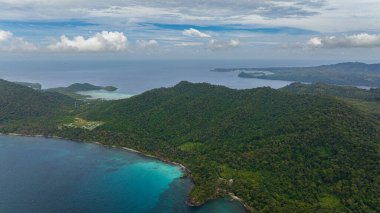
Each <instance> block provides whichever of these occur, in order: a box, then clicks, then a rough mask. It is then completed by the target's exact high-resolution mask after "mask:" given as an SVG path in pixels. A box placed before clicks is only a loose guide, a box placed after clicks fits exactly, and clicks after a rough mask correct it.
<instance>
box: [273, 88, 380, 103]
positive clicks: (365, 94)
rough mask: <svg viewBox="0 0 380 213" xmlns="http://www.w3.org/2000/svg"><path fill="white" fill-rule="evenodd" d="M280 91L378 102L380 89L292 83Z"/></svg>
mask: <svg viewBox="0 0 380 213" xmlns="http://www.w3.org/2000/svg"><path fill="white" fill-rule="evenodd" d="M280 90H282V91H288V92H292V93H297V94H313V95H327V96H334V97H341V98H352V99H359V100H365V101H374V102H380V88H376V89H375V88H372V89H368V90H367V89H360V88H357V87H350V86H335V85H329V84H324V83H315V84H302V83H292V84H290V85H288V86H286V87H283V88H281V89H280Z"/></svg>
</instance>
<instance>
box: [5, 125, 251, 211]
mask: <svg viewBox="0 0 380 213" xmlns="http://www.w3.org/2000/svg"><path fill="white" fill-rule="evenodd" d="M0 136H18V137H36V138H45V139H59V140H67V141H73V142H79V143H92V144H97V145H100V146H103V147H107V148H115V149H117V148H118V149H123V150H126V151H128V152H132V153H136V154H139V155H142V156H144V157H147V158H151V159H154V160H158V161H161V162H163V163H166V164H170V165H172V166H176V167H178V168H180V170H181V171H182V173H183V175H182V176H181V177H180V178H189V179H190V181H191V182H192V183H193V184H194V181H193V178H192V176H191V171H190V169H188V168H187V167H186V166H184V165H182V164H180V163H177V162H173V161H170V160H167V159H163V158H160V157H157V156H154V155H150V154H146V153H144V152H141V151H138V150H136V149H132V148H128V147H124V146H116V145H107V144H103V143H101V142H98V141H84V140H79V139H78V140H74V139H67V138H64V137H60V136H54V135H53V136H46V135H27V134H19V133H1V132H0ZM194 185H195V184H194ZM227 195H228V197H229V198H230V199H231V200H234V201H238V202H239V203H241V204H242V205H243V207H244V208H245V209H246V210H247V212H252V208H251V207H250V206H248V205H247V204H246V203H245V202H244V201H243V199H241V198H240V197H238V196H236V195H235V194H234V193H232V192H228V193H227ZM226 197H227V196H226ZM214 199H216V198H211V199H207V200H206V201H205V202H203V203H193V202H192V201H191V199H189V196H188V195H187V199H186V202H185V204H186V205H187V206H189V207H201V206H203V205H205V204H206V203H207V202H208V201H211V200H214Z"/></svg>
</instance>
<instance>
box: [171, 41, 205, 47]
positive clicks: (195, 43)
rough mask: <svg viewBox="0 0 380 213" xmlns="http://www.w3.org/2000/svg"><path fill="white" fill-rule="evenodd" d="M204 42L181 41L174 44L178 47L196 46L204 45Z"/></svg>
mask: <svg viewBox="0 0 380 213" xmlns="http://www.w3.org/2000/svg"><path fill="white" fill-rule="evenodd" d="M202 45H203V43H201V42H180V43H177V44H175V45H174V46H177V47H196V46H202Z"/></svg>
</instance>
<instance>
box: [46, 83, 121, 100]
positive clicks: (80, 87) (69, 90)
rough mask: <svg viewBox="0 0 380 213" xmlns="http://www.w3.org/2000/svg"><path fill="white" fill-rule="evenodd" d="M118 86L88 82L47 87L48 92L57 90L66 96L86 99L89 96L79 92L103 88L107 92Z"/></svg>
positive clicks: (114, 89)
mask: <svg viewBox="0 0 380 213" xmlns="http://www.w3.org/2000/svg"><path fill="white" fill-rule="evenodd" d="M117 89H118V88H117V87H114V86H96V85H93V84H90V83H74V84H71V85H70V86H68V87H56V88H50V89H47V91H50V92H58V93H61V94H63V95H66V96H70V97H72V98H76V99H86V98H89V96H87V95H82V94H80V92H88V91H100V90H104V91H107V92H114V91H116V90H117Z"/></svg>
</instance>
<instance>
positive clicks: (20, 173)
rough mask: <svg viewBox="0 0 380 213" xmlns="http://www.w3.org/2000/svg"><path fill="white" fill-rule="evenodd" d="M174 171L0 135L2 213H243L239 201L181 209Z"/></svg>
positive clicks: (102, 150)
mask: <svg viewBox="0 0 380 213" xmlns="http://www.w3.org/2000/svg"><path fill="white" fill-rule="evenodd" d="M181 176H182V172H181V170H180V169H179V168H178V167H175V166H172V165H168V164H165V163H162V162H160V161H157V160H154V159H151V158H146V157H143V156H141V155H139V154H136V153H132V152H128V151H125V150H122V149H112V148H107V147H103V146H100V145H96V144H90V143H76V142H70V141H65V140H56V139H45V138H31V137H13V136H0V212H1V213H8V212H9V213H13V212H18V213H23V212H28V213H33V212H38V213H44V212H110V213H113V212H218V213H219V212H245V210H244V208H243V207H242V206H241V205H240V204H239V203H237V202H232V201H229V200H227V199H220V200H215V201H212V202H209V203H207V204H206V205H205V206H203V207H201V208H191V207H188V206H186V205H185V200H186V195H187V193H188V192H189V190H190V187H191V181H190V180H189V179H183V178H180V177H181Z"/></svg>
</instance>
